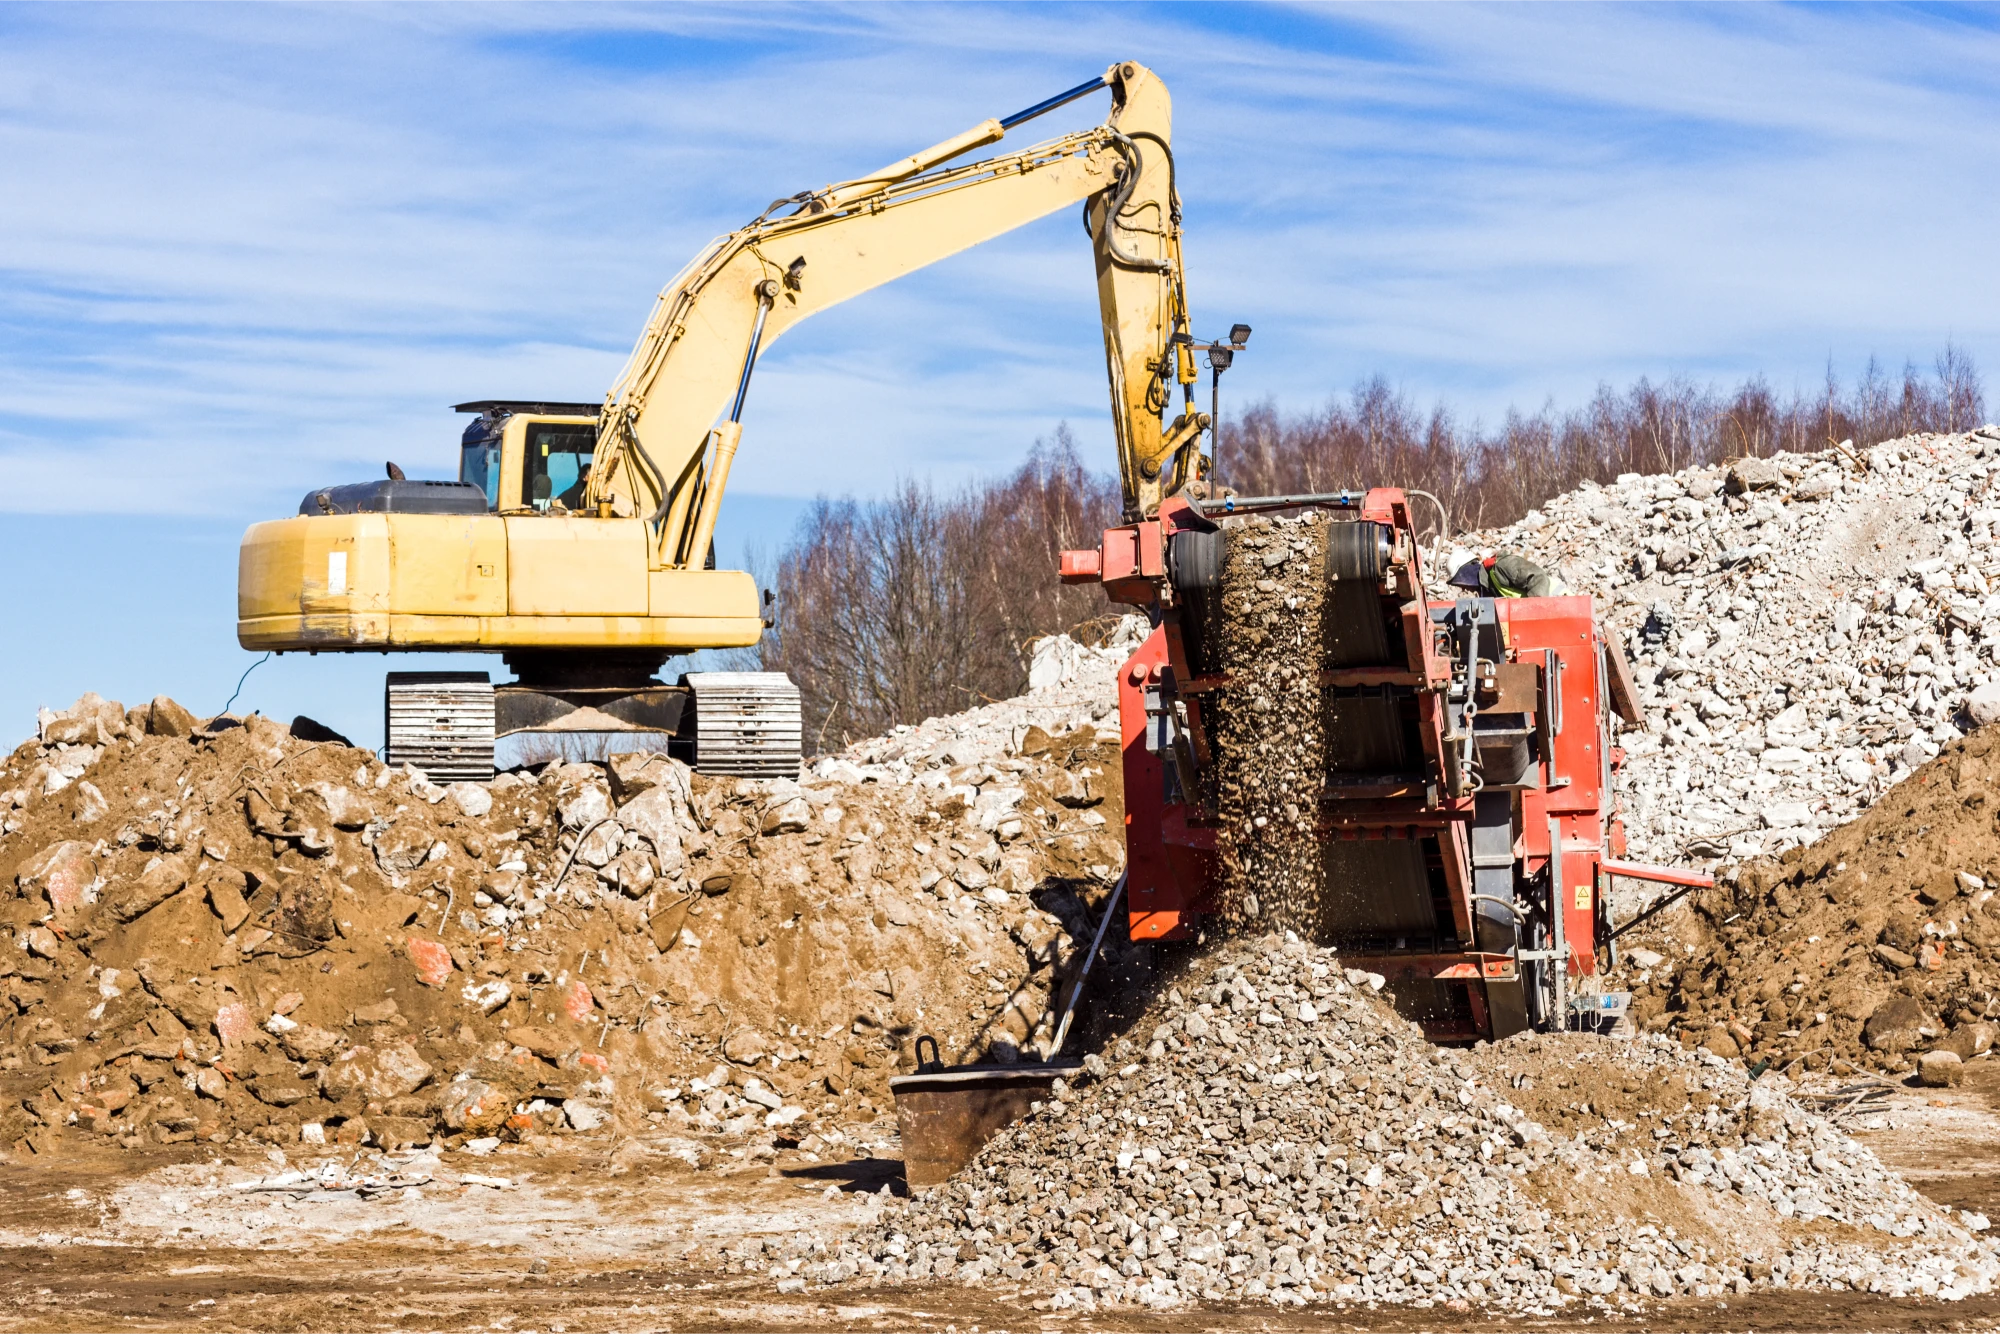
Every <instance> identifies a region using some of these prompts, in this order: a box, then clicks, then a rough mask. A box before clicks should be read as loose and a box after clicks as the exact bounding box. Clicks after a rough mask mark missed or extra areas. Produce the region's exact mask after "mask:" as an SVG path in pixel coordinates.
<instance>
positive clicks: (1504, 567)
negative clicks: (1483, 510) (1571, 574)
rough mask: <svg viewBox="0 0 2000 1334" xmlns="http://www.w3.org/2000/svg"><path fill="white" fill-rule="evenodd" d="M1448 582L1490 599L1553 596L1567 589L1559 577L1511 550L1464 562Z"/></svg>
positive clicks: (1559, 594) (1559, 595)
mask: <svg viewBox="0 0 2000 1334" xmlns="http://www.w3.org/2000/svg"><path fill="white" fill-rule="evenodd" d="M1450 583H1451V586H1452V587H1453V588H1463V589H1467V590H1469V591H1471V592H1475V593H1480V594H1482V595H1484V596H1486V597H1491V598H1553V597H1561V596H1562V595H1563V594H1564V593H1565V592H1567V591H1568V590H1567V589H1565V588H1564V587H1563V583H1562V580H1560V579H1558V578H1556V577H1555V576H1554V575H1553V574H1550V573H1549V572H1548V571H1547V570H1545V569H1543V568H1542V567H1541V566H1539V565H1537V564H1535V562H1533V561H1531V560H1529V559H1528V558H1527V557H1526V556H1523V555H1521V554H1519V553H1518V552H1513V551H1503V552H1501V553H1500V554H1499V555H1497V556H1488V557H1486V558H1485V559H1484V560H1469V561H1467V562H1465V564H1463V565H1461V566H1459V567H1458V570H1457V572H1456V573H1454V574H1453V575H1452V576H1451V580H1450Z"/></svg>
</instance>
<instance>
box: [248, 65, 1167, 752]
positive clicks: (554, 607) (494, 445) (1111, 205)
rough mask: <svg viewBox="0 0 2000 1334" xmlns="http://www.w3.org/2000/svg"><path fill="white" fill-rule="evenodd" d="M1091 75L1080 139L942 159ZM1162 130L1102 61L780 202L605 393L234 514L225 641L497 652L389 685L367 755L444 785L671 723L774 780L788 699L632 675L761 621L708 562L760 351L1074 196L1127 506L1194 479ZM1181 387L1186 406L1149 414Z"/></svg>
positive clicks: (1138, 88)
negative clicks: (401, 463) (277, 505)
mask: <svg viewBox="0 0 2000 1334" xmlns="http://www.w3.org/2000/svg"><path fill="white" fill-rule="evenodd" d="M1107 88H1108V89H1109V90H1110V93H1111V101H1112V106H1111V112H1110V115H1109V116H1108V117H1107V119H1106V120H1105V122H1104V123H1103V124H1102V125H1099V126H1097V127H1096V128H1095V129H1090V130H1085V131H1081V132H1078V133H1074V134H1068V135H1064V136H1061V137H1059V138H1056V139H1052V140H1049V141H1047V142H1045V143H1039V144H1035V145H1033V146H1031V147H1027V148H1023V149H1020V150H1018V151H1015V152H1012V153H1006V154H1002V155H1000V156H997V157H991V158H987V159H984V160H981V161H974V162H970V163H960V164H958V165H953V164H954V163H955V162H956V161H957V159H959V158H961V157H963V156H964V155H965V154H967V153H969V152H971V151H972V150H974V149H977V148H981V147H984V146H987V145H990V144H994V143H998V142H999V141H1000V140H1002V139H1003V138H1004V137H1005V136H1006V135H1007V134H1008V133H1009V132H1010V131H1011V130H1013V129H1015V128H1017V127H1019V126H1020V125H1022V124H1024V123H1026V122H1027V121H1029V120H1032V119H1034V118H1035V117H1036V116H1039V115H1042V114H1044V113H1046V112H1048V111H1051V110H1053V109H1055V108H1056V107H1058V106H1062V105H1065V104H1067V103H1069V102H1072V101H1074V100H1076V99H1077V98H1079V97H1082V96H1085V95H1088V94H1090V93H1093V92H1096V91H1098V90H1100V89H1107ZM1170 122H1171V106H1170V102H1169V99H1168V97H1167V91H1166V88H1165V86H1164V85H1162V84H1161V82H1160V81H1159V79H1158V78H1157V77H1155V76H1154V75H1153V74H1152V72H1151V71H1149V70H1147V69H1145V68H1144V67H1143V66H1140V65H1136V64H1131V63H1124V64H1119V65H1114V66H1112V67H1111V68H1110V69H1109V70H1107V71H1106V72H1105V74H1104V75H1103V76H1102V77H1100V78H1098V79H1094V80H1091V81H1090V82H1089V83H1086V84H1083V85H1081V86H1079V87H1077V88H1073V89H1070V90H1069V91H1067V92H1065V93H1062V94H1060V95H1058V96H1056V97H1053V98H1050V99H1048V100H1047V101H1044V102H1041V103H1038V104H1036V105H1035V106H1032V107H1029V108H1027V109H1026V110H1024V111H1021V112H1019V113H1017V114H1015V115H1013V116H1008V117H1005V118H1002V119H995V120H987V121H982V122H981V123H979V124H978V125H975V126H973V127H972V128H971V129H969V130H966V131H964V132H962V133H960V134H956V135H953V136H952V137H950V138H949V139H946V140H944V141H942V142H940V143H937V144H934V145H932V146H931V147H929V148H927V149H924V150H923V151H921V152H917V153H912V154H910V155H909V156H907V157H904V158H900V159H898V160H896V161H895V162H892V163H890V164H888V165H887V166H885V167H883V168H882V169H880V170H878V171H875V172H871V173H869V174H867V175H865V176H860V177H856V178H855V179H853V180H849V181H844V182H841V183H839V184H835V185H829V186H826V187H824V188H822V189H819V190H809V191H805V192H803V193H800V194H797V195H793V196H791V197H789V198H786V199H782V200H779V201H778V202H776V203H774V204H773V205H772V206H771V207H770V208H768V209H766V210H765V211H764V212H763V213H762V214H761V215H759V216H758V217H757V218H755V219H754V220H752V221H751V222H750V223H749V224H748V225H747V226H745V227H742V228H739V229H738V230H736V231H734V232H731V233H730V234H728V235H727V236H723V237H720V238H718V239H717V240H715V241H713V242H711V243H710V244H709V245H708V246H707V247H706V248H704V249H703V250H702V252H701V253H700V254H699V255H697V256H696V257H695V258H694V260H693V261H692V262H690V263H689V264H688V266H687V267H686V268H685V269H683V270H682V271H681V273H680V274H679V275H678V276H677V277H675V279H674V280H673V282H672V283H670V284H669V285H668V286H667V288H666V289H665V290H664V291H663V292H661V293H660V295H659V298H658V299H657V300H656V301H655V302H654V305H653V311H652V315H651V318H649V319H648V320H647V322H646V326H645V330H644V332H643V333H642V335H641V336H640V339H639V342H638V345H637V346H636V347H635V348H634V349H633V352H632V355H631V357H630V359H629V360H628V361H627V363H626V365H625V368H624V370H623V371H622V372H621V373H620V374H619V376H618V379H617V380H616V382H615V383H614V384H613V386H612V388H611V390H610V392H609V393H608V394H607V395H606V396H605V399H604V401H603V403H602V405H601V406H595V405H577V404H556V403H535V402H526V401H521V400H498V399H496V400H484V401H481V402H478V403H472V404H466V405H463V407H464V409H466V410H470V411H474V412H478V413H479V414H480V415H479V417H478V419H477V420H476V421H475V422H474V423H473V425H472V427H470V428H468V431H467V434H466V439H465V449H464V456H463V462H462V464H461V469H460V480H459V481H458V482H428V481H414V480H411V479H408V478H405V477H403V476H402V474H401V472H400V470H397V469H395V468H394V467H393V465H392V466H391V473H390V479H389V480H388V481H386V482H377V483H373V484H364V485H359V486H345V487H327V488H322V489H319V490H316V491H313V492H309V493H308V494H307V496H306V498H305V499H304V501H302V502H301V504H300V506H299V512H298V514H297V516H295V517H293V518H289V519H281V520H275V521H271V522H267V523H260V524H256V525H253V526H252V527H251V528H250V530H249V531H248V532H247V533H246V534H245V535H244V539H243V546H242V551H241V556H240V562H239V570H238V581H237V639H238V642H239V643H241V644H242V645H243V647H245V648H248V649H252V650H264V649H270V650H275V651H277V652H281V653H282V652H291V651H299V650H303V651H306V652H313V653H320V652H383V651H389V652H394V651H405V650H417V651H422V650H430V651H437V650H445V651H454V650H455V651H464V652H500V653H502V654H504V655H505V656H506V660H507V664H508V666H509V667H510V668H512V669H513V670H514V672H515V674H516V676H517V677H518V679H517V680H515V681H512V682H507V683H503V684H501V685H500V686H498V687H495V686H493V685H491V684H490V683H489V682H488V680H487V677H486V675H485V674H484V673H463V672H459V673H426V674H408V673H405V674H401V675H392V677H391V680H390V683H389V689H388V694H387V699H386V701H385V706H384V712H385V716H386V719H387V731H388V733H389V737H388V740H389V750H390V751H391V752H392V753H393V754H396V755H399V756H405V757H409V758H413V759H417V760H419V761H420V762H421V763H423V764H424V765H425V766H426V767H427V768H429V769H430V770H432V771H433V772H435V773H437V774H438V775H440V776H452V777H477V776H479V775H480V774H482V773H490V772H491V770H492V764H493V742H494V738H495V736H496V735H507V734H510V733H515V732H537V731H548V732H565V731H567V732H580V731H617V730H628V731H650V732H664V733H666V734H669V735H671V736H674V737H676V738H680V739H682V740H683V741H684V742H689V743H691V747H692V751H693V754H694V756H695V758H696V762H697V763H698V764H704V766H705V767H709V768H711V769H712V770H713V771H715V772H735V773H784V772H788V771H789V772H795V771H796V768H797V763H798V749H799V740H800V737H799V709H798V693H797V691H796V689H794V688H793V687H792V686H791V684H790V683H789V682H787V681H785V680H784V679H783V678H782V677H780V676H777V675H775V674H769V673H762V674H759V673H752V674H731V676H730V679H728V680H726V681H725V680H722V679H720V678H719V677H716V676H714V675H713V674H710V675H709V676H707V677H704V678H702V679H700V680H696V679H694V678H687V679H684V680H683V681H682V682H681V683H680V684H678V685H666V684H663V683H662V682H660V681H658V680H656V679H654V677H653V673H654V672H656V671H658V670H659V668H660V667H661V666H662V665H663V664H664V663H665V661H666V660H667V658H668V656H669V655H672V654H678V653H686V652H690V651H693V650H697V649H704V648H731V647H743V646H748V645H752V644H755V643H756V642H757V640H758V639H759V638H760V637H761V635H762V634H763V631H764V629H765V627H766V625H767V624H768V623H769V622H768V619H767V617H768V595H766V602H765V603H764V604H760V602H759V599H758V591H757V587H756V583H755V581H754V580H753V579H752V578H751V577H750V575H748V574H746V573H744V572H741V571H735V570H717V569H712V568H709V567H710V565H711V563H712V560H713V552H714V547H713V540H714V535H715V525H716V518H717V514H718V512H719V509H720V506H721V501H722V496H723V493H724V490H725V488H726V487H727V485H728V481H729V472H730V466H731V463H732V461H733V459H734V457H735V454H736V450H737V446H738V443H739V441H740V439H741V435H742V429H743V427H742V422H743V413H744V408H745V404H746V401H747V398H748V392H749V387H750V377H751V372H752V370H753V369H754V368H755V366H756V363H757V358H758V356H759V354H760V353H761V352H762V351H763V349H764V348H765V347H767V346H769V344H770V343H771V342H772V341H773V340H775V339H777V338H778V337H779V336H781V335H782V334H783V333H784V332H785V331H786V330H788V329H790V328H791V327H792V326H793V325H795V324H797V323H798V322H799V321H800V320H802V319H805V318H806V317H807V316H809V315H812V314H814V313H815V312H817V311H820V310H824V309H826V308H827V307H829V306H833V305H836V304H838V303H840V302H842V301H845V300H847V299H848V298H850V297H854V296H858V295H860V294H861V293H863V292H866V291H868V290H869V289H871V288H874V287H879V286H881V285H882V284H884V283H887V282H890V281H892V280H893V279H896V278H899V277H901V276H903V275H904V274H907V273H911V272H913V271H915V270H917V269H920V268H923V267H925V266H926V265H929V264H933V263H936V262H937V261H938V260H941V259H944V258H945V257H947V256H949V255H953V254H956V253H958V252H959V251H962V250H965V249H967V248H969V247H971V246H975V245H978V244H979V243H980V242H982V241H987V240H991V239H992V238H994V237H996V236H1000V235H1002V234H1004V233H1006V232H1009V231H1012V230H1013V229H1014V228H1016V227H1020V226H1023V225H1025V224H1026V223H1029V222H1032V221H1034V220H1035V219H1037V218H1041V217H1045V216H1047V215H1048V214H1050V213H1052V212H1054V211H1056V210H1058V209H1060V208H1063V207H1064V206H1066V205H1073V204H1080V203H1082V204H1087V213H1086V218H1087V221H1088V223H1089V227H1090V231H1091V238H1092V246H1093V249H1094V252H1095V259H1096V274H1097V290H1098V301H1099V307H1100V310H1101V312H1102V316H1103V323H1104V342H1105V354H1106V359H1107V365H1108V370H1109V379H1110V384H1111V396H1112V409H1113V411H1112V416H1113V421H1114V423H1115V429H1116V433H1117V438H1118V457H1119V467H1120V474H1121V477H1122V478H1123V481H1124V495H1125V508H1126V510H1127V512H1128V517H1137V516H1139V515H1142V514H1149V513H1152V512H1154V511H1156V510H1157V509H1158V508H1159V506H1160V504H1161V502H1162V500H1163V499H1164V498H1165V497H1166V496H1167V495H1169V494H1171V493H1172V491H1174V490H1175V489H1176V488H1178V487H1179V486H1180V485H1181V484H1182V483H1183V482H1184V481H1185V480H1187V479H1188V478H1189V477H1190V476H1192V475H1193V471H1194V468H1195V467H1196V459H1197V458H1198V448H1199V442H1200V433H1201V431H1202V429H1203V428H1204V427H1205V426H1206V425H1207V418H1206V417H1203V416H1201V415H1200V414H1198V413H1196V412H1194V410H1193V408H1192V398H1191V393H1192V384H1193V380H1194V366H1193V358H1192V353H1191V350H1190V343H1191V340H1190V339H1189V337H1188V331H1187V303H1186V295H1185V287H1184V284H1183V282H1182V277H1181V264H1180V234H1179V202H1178V200H1177V199H1176V198H1175V196H1174V190H1173V157H1172V149H1171V147H1170V128H1171V126H1170ZM1176 380H1177V381H1178V382H1179V383H1180V384H1181V386H1182V390H1183V400H1184V406H1183V409H1182V411H1181V413H1180V415H1179V416H1177V417H1176V418H1175V419H1174V421H1173V422H1172V424H1171V425H1163V422H1162V417H1163V415H1164V413H1165V410H1166V408H1167V406H1168V404H1169V401H1170V397H1171V394H1170V389H1171V385H1172V382H1174V381H1176ZM704 689H706V691H707V694H706V695H704V694H703V691H704ZM690 704H692V706H693V707H692V708H691V709H690V708H689V705H690ZM704 733H705V734H706V736H707V740H705V741H704V740H703V739H702V738H703V736H704ZM704 756H706V757H707V761H706V762H705V761H704V759H703V757H704ZM718 756H722V757H725V758H722V759H717V758H716V757H718Z"/></svg>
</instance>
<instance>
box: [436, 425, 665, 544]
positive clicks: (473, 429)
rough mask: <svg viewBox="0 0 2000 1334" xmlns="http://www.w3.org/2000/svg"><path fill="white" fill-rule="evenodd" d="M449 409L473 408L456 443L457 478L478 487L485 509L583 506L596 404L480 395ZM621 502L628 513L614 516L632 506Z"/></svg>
mask: <svg viewBox="0 0 2000 1334" xmlns="http://www.w3.org/2000/svg"><path fill="white" fill-rule="evenodd" d="M455 410H456V411H458V412H476V413H478V414H479V415H478V416H477V417H475V418H473V420H472V422H471V423H470V424H469V425H467V426H466V428H465V435H464V436H463V438H462V439H461V442H460V449H459V461H458V480H459V481H460V482H461V483H463V484H465V485H468V486H476V487H478V488H479V489H480V491H481V493H482V494H484V495H485V497H486V507H487V508H488V509H489V510H491V511H493V512H495V513H505V512H509V511H516V510H519V511H528V510H532V511H534V512H536V513H538V514H547V513H551V512H553V513H556V514H575V513H578V512H580V511H582V510H583V509H585V508H586V502H585V499H584V497H585V493H586V492H587V491H588V489H589V486H590V469H591V464H592V462H593V461H594V460H595V458H596V455H597V409H596V407H595V406H593V405H592V404H589V403H526V402H511V401H506V400H500V399H485V400H481V401H479V402H476V403H461V404H459V405H458V407H457V408H456V409H455ZM614 503H615V502H614ZM620 508H623V509H625V510H626V511H627V512H626V514H624V515H621V516H616V517H628V518H629V517H630V508H631V507H630V506H629V505H626V506H621V507H620ZM605 517H614V516H611V515H607V516H605Z"/></svg>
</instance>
